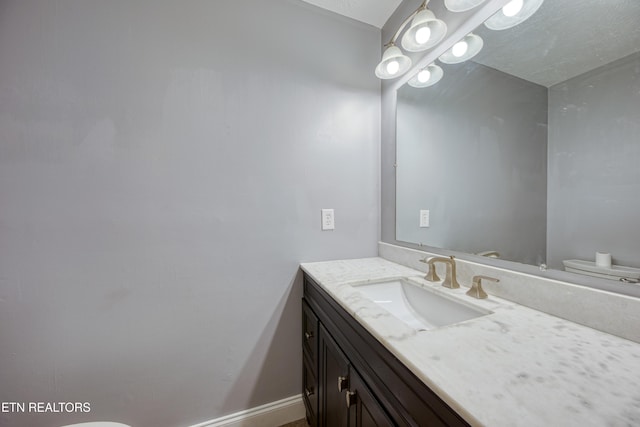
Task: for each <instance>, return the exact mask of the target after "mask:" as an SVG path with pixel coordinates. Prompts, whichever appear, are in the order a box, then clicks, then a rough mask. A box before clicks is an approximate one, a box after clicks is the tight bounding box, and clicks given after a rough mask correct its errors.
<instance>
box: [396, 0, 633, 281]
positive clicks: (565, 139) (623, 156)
mask: <svg viewBox="0 0 640 427" xmlns="http://www.w3.org/2000/svg"><path fill="white" fill-rule="evenodd" d="M638 22H640V2H637V1H630V0H629V1H616V2H610V1H605V0H601V1H595V0H590V1H587V2H574V1H570V0H556V1H553V2H552V1H546V2H544V4H543V5H542V6H541V7H540V9H539V10H538V11H537V12H536V13H535V15H533V16H532V17H531V18H530V19H529V20H527V21H526V22H523V23H522V24H520V25H518V26H516V27H513V28H510V29H506V30H503V31H492V30H489V29H488V28H486V27H485V26H484V25H483V26H481V27H479V28H477V29H476V30H475V31H474V33H475V34H478V35H479V36H480V37H481V38H482V39H483V40H484V47H483V49H482V50H481V52H480V53H479V54H478V55H476V56H475V57H474V58H473V59H472V60H470V61H467V62H464V63H462V64H455V65H448V64H442V63H439V64H438V65H439V66H441V67H442V69H443V77H442V79H441V80H440V81H439V82H438V83H437V84H434V85H432V86H429V87H426V88H414V87H410V86H408V85H405V86H404V87H402V88H401V89H400V90H399V91H398V110H397V135H396V136H397V164H398V167H397V190H396V195H397V200H396V209H397V223H396V232H397V235H396V238H397V240H400V241H406V242H411V243H420V244H424V245H428V246H435V247H442V248H447V249H452V250H457V251H461V252H467V253H484V254H485V255H487V254H490V255H491V256H497V255H496V253H497V254H499V256H500V258H503V259H507V260H511V261H517V262H522V263H527V264H535V265H539V264H540V263H546V264H548V266H549V267H550V268H555V269H563V260H576V259H577V260H587V261H591V262H593V261H594V259H595V254H596V252H605V253H610V254H611V255H612V257H613V263H614V264H617V265H625V266H630V267H637V268H640V52H639V51H640V26H638V25H637V23H638ZM425 210H428V211H429V215H428V216H429V224H428V227H424V221H423V224H422V225H423V226H422V227H421V223H420V222H421V221H420V219H421V211H425ZM422 218H423V220H424V215H422Z"/></svg>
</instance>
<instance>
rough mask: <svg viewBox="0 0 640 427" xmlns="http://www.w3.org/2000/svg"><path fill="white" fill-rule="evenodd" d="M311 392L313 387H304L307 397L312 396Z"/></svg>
mask: <svg viewBox="0 0 640 427" xmlns="http://www.w3.org/2000/svg"><path fill="white" fill-rule="evenodd" d="M313 393H314V391H313V387H311V388H306V389H305V390H304V394H306V395H307V397H309V396H313Z"/></svg>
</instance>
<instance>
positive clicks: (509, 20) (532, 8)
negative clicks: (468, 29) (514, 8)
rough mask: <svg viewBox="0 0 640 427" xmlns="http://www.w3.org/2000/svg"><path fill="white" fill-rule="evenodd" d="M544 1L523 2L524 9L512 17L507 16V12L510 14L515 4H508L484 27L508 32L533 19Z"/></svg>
mask: <svg viewBox="0 0 640 427" xmlns="http://www.w3.org/2000/svg"><path fill="white" fill-rule="evenodd" d="M543 1H544V0H523V2H522V8H521V9H520V10H519V11H518V12H517V13H516V14H515V15H512V16H507V15H506V14H505V11H506V13H509V14H510V12H509V7H510V5H511V3H513V2H510V3H507V4H506V5H505V7H503V8H502V9H500V10H499V11H498V12H496V13H495V14H494V15H493V16H492V17H491V18H489V19H487V20H486V21H485V23H484V25H485V27H487V28H489V29H490V30H506V29H507V28H511V27H515V26H516V25H518V24H520V23H521V22H524V21H526V20H527V19H529V18H531V16H532V15H533V14H534V13H536V12H537V11H538V9H540V6H542V3H543Z"/></svg>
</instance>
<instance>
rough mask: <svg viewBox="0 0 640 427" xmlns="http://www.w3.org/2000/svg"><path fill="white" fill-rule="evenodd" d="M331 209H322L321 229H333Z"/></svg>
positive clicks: (333, 219) (334, 226)
mask: <svg viewBox="0 0 640 427" xmlns="http://www.w3.org/2000/svg"><path fill="white" fill-rule="evenodd" d="M335 228H336V225H335V218H334V212H333V209H322V230H335Z"/></svg>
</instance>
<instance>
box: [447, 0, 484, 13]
mask: <svg viewBox="0 0 640 427" xmlns="http://www.w3.org/2000/svg"><path fill="white" fill-rule="evenodd" d="M484 2H485V0H444V5H445V7H446V8H447V9H449V10H450V11H451V12H466V11H467V10H471V9H473V8H474V7H477V6H480V5H481V4H482V3H484Z"/></svg>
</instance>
